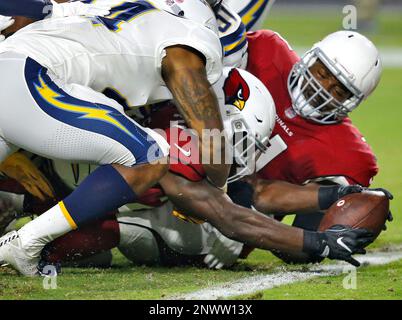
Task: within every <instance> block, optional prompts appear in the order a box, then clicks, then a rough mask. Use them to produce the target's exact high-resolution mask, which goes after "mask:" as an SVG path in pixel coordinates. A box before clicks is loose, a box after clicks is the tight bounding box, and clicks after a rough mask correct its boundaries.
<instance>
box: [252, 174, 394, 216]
mask: <svg viewBox="0 0 402 320" xmlns="http://www.w3.org/2000/svg"><path fill="white" fill-rule="evenodd" d="M249 181H250V180H249ZM250 182H251V181H250ZM251 183H252V184H253V187H254V195H253V202H254V206H255V208H256V209H257V210H258V211H260V212H263V213H265V214H279V215H280V214H283V215H285V214H289V213H290V214H292V213H295V212H298V213H308V212H317V211H320V210H327V209H329V207H331V206H332V205H333V204H334V203H335V202H336V201H338V200H339V199H340V198H342V197H344V196H346V195H348V194H351V193H359V192H362V191H363V190H366V189H367V188H363V187H362V186H360V185H349V186H341V185H329V186H323V185H319V184H316V183H309V184H306V185H296V184H291V183H288V182H285V181H279V180H262V179H257V180H253V181H252V182H251ZM370 190H379V189H370ZM380 191H382V192H383V193H384V194H385V195H386V196H387V197H388V198H389V199H392V194H391V193H390V192H389V191H387V190H385V189H381V190H380Z"/></svg>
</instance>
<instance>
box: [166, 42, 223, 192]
mask: <svg viewBox="0 0 402 320" xmlns="http://www.w3.org/2000/svg"><path fill="white" fill-rule="evenodd" d="M162 75H163V78H164V80H165V82H166V85H167V86H168V88H169V90H170V91H171V92H172V95H173V97H174V99H175V101H176V104H177V107H178V109H179V111H180V113H181V114H182V116H183V117H184V119H185V121H186V122H187V124H188V125H189V126H190V127H191V128H193V129H194V130H196V132H197V133H198V135H199V137H200V141H201V147H200V148H201V150H200V151H201V154H203V155H204V156H205V155H209V157H208V158H209V159H211V161H210V163H211V164H204V169H205V172H206V174H207V176H208V178H209V179H210V180H211V181H212V183H213V184H215V185H216V186H218V187H222V186H223V185H224V184H225V183H226V180H227V177H228V175H229V170H230V165H226V164H225V141H224V138H223V137H222V138H221V139H220V143H215V141H214V142H211V143H209V142H210V141H204V140H203V139H202V138H203V130H204V129H209V130H213V129H218V130H219V133H220V132H222V131H223V123H222V119H221V117H220V113H219V106H218V99H217V97H216V95H215V93H214V91H213V89H212V87H211V84H210V83H209V81H208V78H207V73H206V69H205V61H204V59H203V57H202V56H201V55H200V54H199V53H198V52H195V51H194V50H192V49H191V48H189V47H184V46H173V47H169V48H167V49H166V57H165V58H164V59H163V62H162ZM205 158H206V157H204V158H203V159H205ZM213 159H218V160H219V163H218V164H213V161H212V160H213Z"/></svg>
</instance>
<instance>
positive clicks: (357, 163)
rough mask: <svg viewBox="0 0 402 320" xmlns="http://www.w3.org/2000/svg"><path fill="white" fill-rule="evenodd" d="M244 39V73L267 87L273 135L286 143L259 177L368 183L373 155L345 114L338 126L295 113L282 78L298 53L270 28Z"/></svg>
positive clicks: (373, 165)
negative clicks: (271, 103) (273, 108)
mask: <svg viewBox="0 0 402 320" xmlns="http://www.w3.org/2000/svg"><path fill="white" fill-rule="evenodd" d="M247 39H248V55H249V58H248V66H247V71H249V72H250V73H252V74H253V75H255V76H256V77H257V78H259V79H260V80H261V81H262V82H263V83H264V84H265V85H266V86H267V88H268V90H269V91H270V93H271V95H272V97H273V99H274V101H275V105H276V111H277V117H276V125H275V128H274V131H273V133H272V137H274V136H276V135H279V136H280V137H281V138H282V140H283V141H284V142H285V144H286V145H287V148H286V147H284V148H283V150H282V152H281V153H280V154H279V155H277V156H276V157H275V158H274V159H273V160H272V161H271V162H270V163H268V164H267V165H266V166H265V167H264V168H263V169H262V170H261V171H260V176H261V177H262V178H264V179H275V180H283V181H288V182H291V183H295V184H303V183H306V182H308V181H310V180H315V179H319V178H325V177H326V178H327V179H330V177H331V178H332V177H336V178H337V181H339V182H346V181H345V179H346V180H347V182H348V183H352V184H356V183H358V184H361V185H363V186H369V185H370V184H371V181H372V179H373V177H374V176H375V175H376V174H377V172H378V167H377V163H376V158H375V156H374V154H373V152H372V150H371V148H370V146H369V145H368V144H367V143H366V142H365V140H364V137H363V136H362V134H361V133H360V132H359V130H358V129H357V128H356V127H355V126H353V124H352V122H351V121H350V119H349V118H346V119H344V120H343V121H342V122H341V123H339V124H334V125H319V124H316V123H313V122H310V121H308V120H306V119H303V118H302V117H300V116H298V115H296V113H295V112H294V110H293V108H292V102H291V97H290V95H289V93H288V85H287V81H288V77H289V74H290V71H291V69H292V67H293V65H294V64H295V63H296V62H297V61H298V60H299V57H298V56H297V54H296V53H295V52H294V51H293V50H292V49H291V48H290V47H289V45H288V44H287V42H286V41H285V40H284V39H282V38H281V37H280V36H279V35H278V34H277V33H275V32H273V31H269V30H261V31H257V32H251V33H248V35H247ZM331 180H334V179H331Z"/></svg>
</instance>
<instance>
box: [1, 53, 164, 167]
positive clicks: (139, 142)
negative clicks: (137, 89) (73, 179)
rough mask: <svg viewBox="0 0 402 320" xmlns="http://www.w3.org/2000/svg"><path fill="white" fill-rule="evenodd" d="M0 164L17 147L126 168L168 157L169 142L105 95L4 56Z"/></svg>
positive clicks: (28, 61)
mask: <svg viewBox="0 0 402 320" xmlns="http://www.w3.org/2000/svg"><path fill="white" fill-rule="evenodd" d="M0 90H1V91H0V161H2V160H4V158H5V157H6V156H7V155H9V154H10V153H12V152H13V151H15V146H17V147H19V148H23V149H25V150H28V151H31V152H33V153H35V154H39V155H42V156H44V157H46V158H51V159H63V160H69V161H75V162H90V163H96V164H110V163H118V164H122V165H126V166H133V165H134V164H142V163H149V162H151V161H154V160H157V159H159V158H162V157H165V156H166V155H167V154H168V149H169V145H168V143H167V142H166V140H165V139H164V138H163V137H162V136H160V135H159V134H157V133H156V132H154V131H153V130H151V129H148V128H144V127H142V126H140V125H139V124H137V123H136V122H135V121H133V120H132V119H130V118H129V117H127V116H126V115H125V114H124V111H123V107H121V106H120V105H119V104H118V103H117V102H115V101H114V100H112V99H109V98H107V97H106V96H105V95H103V94H102V93H99V92H96V91H94V90H92V89H90V88H87V87H83V86H81V85H76V84H66V83H63V82H62V81H60V80H58V79H55V77H54V76H52V74H49V73H48V71H47V69H46V68H44V67H42V66H41V65H39V64H38V63H36V62H35V61H34V60H32V59H30V58H28V57H26V56H24V55H21V54H17V53H13V52H7V53H2V54H0Z"/></svg>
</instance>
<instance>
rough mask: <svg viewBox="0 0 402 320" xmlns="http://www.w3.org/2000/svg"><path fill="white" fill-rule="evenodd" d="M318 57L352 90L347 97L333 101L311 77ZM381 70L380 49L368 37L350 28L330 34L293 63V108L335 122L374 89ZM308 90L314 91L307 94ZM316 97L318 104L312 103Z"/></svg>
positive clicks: (311, 117) (323, 121) (290, 85)
mask: <svg viewBox="0 0 402 320" xmlns="http://www.w3.org/2000/svg"><path fill="white" fill-rule="evenodd" d="M317 60H320V61H321V62H322V63H323V64H324V65H325V66H326V67H327V68H328V69H329V70H330V71H331V72H332V73H333V74H334V75H335V76H336V78H337V79H338V80H339V81H340V82H341V83H342V84H343V85H344V86H345V87H346V88H347V89H348V90H349V91H350V92H351V94H352V95H351V97H350V98H349V99H347V100H346V101H343V102H341V101H338V100H336V99H335V98H334V97H333V96H332V95H331V94H330V93H329V92H328V91H327V90H325V88H324V87H323V86H322V85H321V84H320V82H319V81H317V79H315V78H314V76H313V75H312V73H311V72H310V69H309V68H310V67H311V66H312V65H313V64H314V63H315V62H316V61H317ZM381 73H382V63H381V60H380V55H379V52H378V50H377V48H376V47H375V46H374V44H373V43H372V42H371V41H370V40H369V39H367V38H366V37H365V36H363V35H361V34H359V33H357V32H353V31H338V32H335V33H332V34H330V35H329V36H327V37H326V38H324V39H323V40H322V41H320V42H318V43H316V44H315V45H314V46H313V48H312V49H311V50H310V51H308V52H307V53H306V54H305V55H304V56H303V57H302V59H301V60H300V62H298V63H296V64H295V65H294V67H293V69H292V71H291V73H290V75H289V80H288V89H289V93H290V96H291V97H292V104H293V108H294V110H295V111H296V113H297V114H299V115H300V116H302V117H304V118H306V119H309V120H312V121H315V122H318V123H320V124H331V123H337V122H339V121H341V120H342V119H343V118H344V117H346V116H347V114H348V113H349V112H351V111H352V110H354V109H355V108H356V107H357V106H358V105H359V104H360V103H361V102H362V101H363V100H364V99H366V98H367V97H368V96H369V95H370V94H371V92H373V90H374V89H375V88H376V87H377V85H378V83H379V81H380V78H381ZM311 89H313V91H314V94H313V95H311V96H308V95H306V92H307V90H311ZM316 98H319V101H320V103H319V104H318V105H317V103H314V100H315V99H316ZM314 104H315V105H314Z"/></svg>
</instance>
